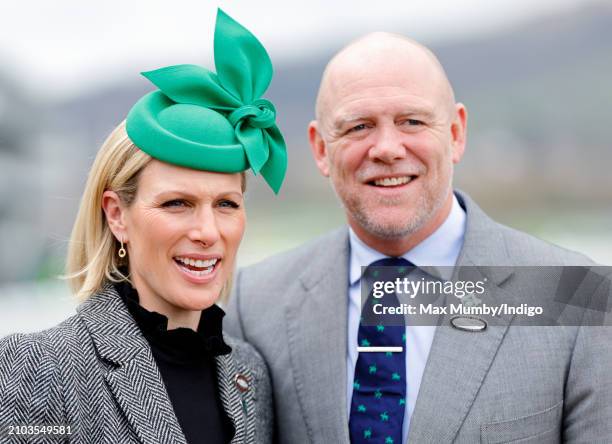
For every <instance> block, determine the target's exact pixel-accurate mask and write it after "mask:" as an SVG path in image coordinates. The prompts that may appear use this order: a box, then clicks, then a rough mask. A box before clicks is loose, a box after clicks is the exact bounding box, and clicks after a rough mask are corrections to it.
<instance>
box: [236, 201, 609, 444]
mask: <svg viewBox="0 0 612 444" xmlns="http://www.w3.org/2000/svg"><path fill="white" fill-rule="evenodd" d="M457 196H458V198H459V199H460V201H461V202H462V203H463V205H464V207H465V208H466V213H467V228H466V233H465V239H464V245H463V249H462V251H461V253H460V256H459V259H458V264H459V265H480V266H483V267H482V272H483V275H484V276H485V277H487V278H488V279H490V280H492V281H493V282H494V283H496V284H497V285H498V286H499V290H498V292H497V294H495V295H494V297H495V298H496V299H498V300H499V299H501V300H503V298H505V297H511V296H515V295H520V294H521V291H528V292H532V294H533V292H537V291H538V290H539V288H538V286H537V283H534V282H533V280H531V281H526V280H525V279H523V278H522V277H521V276H520V275H515V273H514V270H513V269H512V268H510V267H508V268H501V267H496V268H487V267H486V266H491V265H506V266H515V265H516V266H519V265H525V266H527V265H531V266H532V265H582V264H592V262H590V261H589V260H588V259H587V258H586V257H584V256H582V255H579V254H577V253H573V252H570V251H567V250H563V249H561V248H558V247H555V246H553V245H550V244H547V243H545V242H543V241H540V240H538V239H536V238H534V237H531V236H529V235H527V234H524V233H521V232H518V231H515V230H513V229H510V228H508V227H504V226H502V225H500V224H497V223H496V222H494V221H492V220H491V219H490V218H488V217H487V216H486V215H485V214H484V213H483V212H482V211H481V210H480V209H479V208H478V207H477V206H476V204H475V203H474V202H473V201H471V200H470V199H469V198H468V197H467V196H466V195H464V194H461V193H457ZM348 249H349V244H348V234H347V229H346V228H344V229H341V230H338V231H335V232H333V233H330V234H328V235H326V236H324V237H322V238H320V239H318V240H315V241H313V242H311V243H309V244H307V245H305V246H302V247H300V248H298V249H296V250H293V251H290V252H288V253H284V254H281V255H278V256H274V257H272V258H270V259H267V260H265V261H263V262H262V263H260V264H257V265H254V266H251V267H248V268H246V269H244V270H242V271H241V272H240V273H239V274H238V275H237V277H236V283H235V286H234V294H233V297H232V299H231V301H230V305H229V307H228V316H227V319H226V321H227V322H226V328H228V331H230V332H232V334H234V335H237V336H239V337H242V338H244V339H245V340H247V341H248V342H249V343H251V344H252V345H253V346H255V348H257V349H258V350H259V352H260V353H261V354H262V356H263V357H264V359H265V360H266V361H267V363H268V367H269V369H270V373H271V378H272V387H273V394H274V398H275V412H276V420H277V434H278V440H279V441H280V442H281V443H290V444H293V443H296V444H302V443H320V444H328V443H346V442H348V441H349V433H348V418H347V411H346V396H347V394H346V356H347V311H348V310H347V293H348V281H349V279H348V259H349V251H348ZM534 285H535V287H534ZM511 322H512V319H511V318H510V319H506V318H503V319H502V321H501V325H498V326H493V327H489V328H487V329H486V330H484V331H482V332H478V333H475V332H466V331H460V330H457V329H454V328H452V327H450V326H449V324H448V322H446V323H445V324H442V325H441V326H438V327H437V329H436V332H435V336H434V340H433V344H432V347H431V351H430V354H429V358H428V361H427V364H426V367H425V371H424V375H423V379H422V382H421V386H420V389H419V393H418V398H417V402H416V406H415V410H414V412H413V415H412V419H411V424H410V431H409V436H408V438H409V442H411V443H419V444H421V443H451V442H456V443H478V442H482V443H501V442H504V443H505V442H516V443H521V444H527V443H557V442H561V441H562V440H563V441H566V442H585V443H586V442H588V443H595V442H597V443H612V330H611V328H610V327H584V326H582V327H581V326H573V327H534V326H531V327H525V326H522V327H521V326H510V324H511ZM408 390H410V387H408Z"/></svg>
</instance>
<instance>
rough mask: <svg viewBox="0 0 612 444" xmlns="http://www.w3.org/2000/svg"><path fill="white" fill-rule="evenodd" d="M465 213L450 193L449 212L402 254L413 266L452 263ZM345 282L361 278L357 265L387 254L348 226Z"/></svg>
mask: <svg viewBox="0 0 612 444" xmlns="http://www.w3.org/2000/svg"><path fill="white" fill-rule="evenodd" d="M465 222H466V215H465V211H464V210H463V208H461V205H459V202H458V201H457V197H456V196H455V195H453V203H452V206H451V211H450V213H449V215H448V217H447V218H446V220H445V221H444V222H443V223H442V225H440V226H439V227H438V229H437V230H436V231H434V232H433V233H432V234H431V235H430V236H429V237H427V238H426V239H424V240H423V241H422V242H421V243H419V244H418V245H416V246H415V247H414V248H412V249H411V250H410V251H407V252H406V253H404V254H403V255H402V257H403V258H404V259H407V260H409V261H410V262H412V263H413V264H415V265H416V266H438V267H442V266H454V265H455V263H456V262H457V258H458V257H459V253H460V251H461V247H462V246H463V237H464V235H465ZM349 245H350V251H351V252H350V264H349V284H350V285H355V284H356V283H357V282H358V281H359V279H360V278H361V267H362V266H368V265H369V264H371V263H372V262H374V261H376V260H378V259H382V258H385V257H387V256H386V255H384V254H382V253H381V252H379V251H377V250H375V249H373V248H371V247H369V246H368V245H366V244H365V243H364V242H363V241H362V240H361V239H359V237H358V236H357V235H356V234H355V232H354V231H353V230H352V228H350V227H349Z"/></svg>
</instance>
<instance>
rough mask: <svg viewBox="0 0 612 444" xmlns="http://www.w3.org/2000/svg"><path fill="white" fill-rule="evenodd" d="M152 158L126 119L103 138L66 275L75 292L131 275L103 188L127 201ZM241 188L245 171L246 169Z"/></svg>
mask: <svg viewBox="0 0 612 444" xmlns="http://www.w3.org/2000/svg"><path fill="white" fill-rule="evenodd" d="M152 159H153V158H152V157H151V156H149V155H148V154H146V153H145V152H144V151H141V150H140V149H139V148H138V147H137V146H136V145H134V144H133V143H132V141H131V140H130V139H129V137H128V135H127V132H126V130H125V121H123V122H122V123H121V124H120V125H119V126H117V128H115V129H114V130H113V132H112V133H111V134H110V136H108V138H107V139H106V140H105V141H104V143H103V144H102V147H101V148H100V151H98V154H97V155H96V159H95V160H94V163H93V165H92V167H91V171H90V172H89V176H88V178H87V184H86V185H85V191H84V192H83V197H82V198H81V204H80V206H79V211H78V213H77V217H76V221H75V222H74V227H73V228H72V234H71V236H70V244H69V246H68V257H67V260H66V275H65V276H64V278H65V279H67V280H68V282H69V284H70V287H71V289H72V291H73V293H74V294H75V295H76V296H77V297H78V298H79V299H86V298H88V297H90V296H92V295H93V294H94V293H96V292H98V291H99V290H100V289H102V287H104V285H105V284H107V283H109V282H119V281H125V280H127V281H129V275H125V274H124V273H123V272H122V269H124V267H127V266H128V265H129V263H128V257H127V256H126V257H125V258H123V259H121V258H119V256H118V255H117V250H118V248H119V242H118V241H117V239H116V238H115V236H114V234H113V233H112V232H111V230H110V228H109V226H108V223H107V222H106V215H105V214H104V210H103V209H102V194H103V193H104V191H106V190H113V191H115V192H116V193H117V194H118V195H119V198H120V199H121V201H122V202H123V203H124V204H125V205H127V206H128V207H129V206H130V205H131V204H132V202H133V201H134V198H135V197H136V192H137V191H138V178H139V176H140V173H141V172H142V170H143V169H144V168H145V167H146V166H147V165H148V163H149V162H150V161H151V160H152ZM241 187H242V191H243V192H244V191H245V190H246V174H245V173H244V172H242V173H241ZM231 283H232V275H231V274H230V275H229V276H228V279H227V282H226V283H225V285H224V287H223V290H222V291H221V295H220V298H219V299H220V301H221V302H224V301H226V300H227V297H228V296H229V292H230V289H231Z"/></svg>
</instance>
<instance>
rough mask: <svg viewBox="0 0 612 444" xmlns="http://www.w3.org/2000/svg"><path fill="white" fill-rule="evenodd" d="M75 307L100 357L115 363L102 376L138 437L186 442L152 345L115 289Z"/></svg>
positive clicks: (152, 442)
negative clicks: (152, 351)
mask: <svg viewBox="0 0 612 444" xmlns="http://www.w3.org/2000/svg"><path fill="white" fill-rule="evenodd" d="M78 311H79V314H80V316H81V318H82V319H83V321H84V323H85V325H86V327H87V329H88V331H89V333H90V334H91V337H92V339H93V342H94V345H95V347H96V349H97V350H98V353H99V354H100V358H101V359H103V360H105V361H107V362H110V363H112V364H113V366H108V365H107V366H106V369H107V370H106V373H105V375H104V377H105V379H106V382H107V384H108V387H109V389H110V391H111V392H112V394H113V396H114V397H115V399H116V401H117V404H118V405H119V406H120V408H121V409H122V410H123V412H124V413H125V416H126V418H127V420H128V421H129V423H130V425H131V426H132V428H133V429H134V431H135V432H136V434H137V435H138V437H139V438H140V440H141V441H142V442H143V443H150V444H158V443H160V442H164V443H176V444H186V440H185V436H184V435H183V431H182V430H181V427H180V425H179V423H178V420H177V419H176V416H175V414H174V410H173V408H172V404H171V402H170V399H169V398H168V394H167V391H166V387H165V386H164V383H163V380H162V378H161V375H160V373H159V370H158V368H157V365H156V364H155V361H154V359H153V355H152V354H151V350H150V347H149V345H148V344H147V342H146V340H145V338H144V337H143V336H142V334H141V333H140V330H139V329H138V326H137V325H136V323H135V322H134V320H133V319H132V317H131V315H130V314H129V312H128V310H127V308H126V307H125V306H124V304H123V301H122V300H121V297H120V296H119V294H118V293H117V292H116V290H115V289H114V287H113V286H112V285H108V286H107V287H105V288H104V289H103V290H102V291H101V292H100V293H98V294H96V295H94V296H92V298H90V299H89V300H87V301H86V302H84V303H83V304H81V305H80V306H79V308H78Z"/></svg>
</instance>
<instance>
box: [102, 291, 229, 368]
mask: <svg viewBox="0 0 612 444" xmlns="http://www.w3.org/2000/svg"><path fill="white" fill-rule="evenodd" d="M114 285H115V289H116V290H117V292H118V293H119V295H120V296H121V299H122V300H123V301H124V303H125V304H126V307H127V309H128V311H129V312H130V314H131V315H132V317H133V318H134V320H135V321H136V324H138V327H139V328H140V330H141V332H142V333H143V335H144V336H145V338H146V339H147V341H148V342H149V343H150V344H151V345H152V346H156V347H157V348H158V349H160V350H164V351H166V352H168V353H169V354H171V355H172V357H173V358H176V359H177V360H187V359H191V358H193V359H196V360H197V359H198V358H199V357H202V356H204V355H210V356H218V355H226V354H228V353H230V352H231V351H232V349H231V347H229V346H228V345H227V344H226V343H225V341H224V340H223V326H222V325H223V324H222V322H223V316H225V312H224V311H223V309H221V308H220V307H219V306H217V305H211V306H210V307H208V308H207V309H205V310H202V314H201V316H200V322H199V324H198V330H197V331H194V330H191V329H190V328H183V327H181V328H176V329H172V330H168V318H167V317H166V316H164V315H162V314H160V313H157V312H154V311H149V310H147V309H145V308H144V307H143V306H142V305H140V303H139V298H138V292H137V291H136V289H135V288H133V287H132V285H131V284H130V283H129V282H125V281H123V282H118V283H115V284H114Z"/></svg>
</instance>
